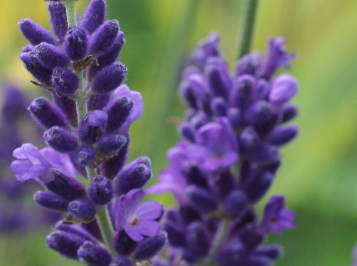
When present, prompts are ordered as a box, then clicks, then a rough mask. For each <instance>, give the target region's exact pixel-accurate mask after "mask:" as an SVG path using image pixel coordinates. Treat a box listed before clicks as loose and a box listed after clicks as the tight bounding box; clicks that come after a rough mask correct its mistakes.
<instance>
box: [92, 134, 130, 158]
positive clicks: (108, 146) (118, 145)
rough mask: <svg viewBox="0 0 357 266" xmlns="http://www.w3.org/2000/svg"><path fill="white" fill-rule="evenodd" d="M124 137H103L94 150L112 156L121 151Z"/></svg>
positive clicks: (124, 141)
mask: <svg viewBox="0 0 357 266" xmlns="http://www.w3.org/2000/svg"><path fill="white" fill-rule="evenodd" d="M126 141H127V139H126V137H125V136H123V135H119V134H109V135H106V136H103V137H102V138H101V139H100V140H99V142H98V143H97V144H96V145H95V149H96V150H97V151H98V152H100V153H101V154H114V153H117V152H118V151H119V150H121V149H122V148H123V147H124V146H125V144H126Z"/></svg>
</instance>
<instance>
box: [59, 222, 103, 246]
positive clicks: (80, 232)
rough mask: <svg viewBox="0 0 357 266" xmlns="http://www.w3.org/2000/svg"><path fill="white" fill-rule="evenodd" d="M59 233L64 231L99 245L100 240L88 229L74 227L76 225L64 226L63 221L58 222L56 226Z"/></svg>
mask: <svg viewBox="0 0 357 266" xmlns="http://www.w3.org/2000/svg"><path fill="white" fill-rule="evenodd" d="M55 228H56V230H57V231H62V232H65V233H68V234H71V235H75V236H77V237H79V238H81V239H83V242H84V241H91V242H93V243H97V242H98V240H97V239H96V238H95V237H94V236H93V235H91V234H90V233H89V232H88V231H87V230H86V229H84V228H82V227H80V226H77V225H74V224H64V223H63V222H62V221H58V222H57V223H56V226H55Z"/></svg>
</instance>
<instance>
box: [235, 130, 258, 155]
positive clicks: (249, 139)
mask: <svg viewBox="0 0 357 266" xmlns="http://www.w3.org/2000/svg"><path fill="white" fill-rule="evenodd" d="M238 141H239V148H240V151H241V152H242V153H251V152H254V151H256V150H257V149H258V148H259V146H260V144H261V141H260V137H259V134H258V133H257V132H256V131H255V130H254V128H252V127H246V128H245V129H244V130H243V131H242V132H241V133H240V135H239V137H238Z"/></svg>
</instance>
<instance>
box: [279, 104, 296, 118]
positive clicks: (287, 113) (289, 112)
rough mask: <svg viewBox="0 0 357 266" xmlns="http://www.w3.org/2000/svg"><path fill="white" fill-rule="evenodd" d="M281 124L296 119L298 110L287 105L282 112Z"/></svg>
mask: <svg viewBox="0 0 357 266" xmlns="http://www.w3.org/2000/svg"><path fill="white" fill-rule="evenodd" d="M281 113H282V118H281V123H285V122H288V121H290V120H291V119H293V118H295V117H296V116H297V115H298V109H297V108H296V107H295V106H294V105H290V104H285V105H283V108H282V110H281Z"/></svg>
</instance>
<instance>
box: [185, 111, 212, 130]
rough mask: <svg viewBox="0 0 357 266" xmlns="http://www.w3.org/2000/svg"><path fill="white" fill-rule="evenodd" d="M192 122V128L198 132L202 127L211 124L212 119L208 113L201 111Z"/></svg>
mask: <svg viewBox="0 0 357 266" xmlns="http://www.w3.org/2000/svg"><path fill="white" fill-rule="evenodd" d="M190 122H191V125H192V128H193V129H194V130H196V131H197V130H199V129H200V128H201V127H202V126H204V125H206V124H207V123H209V122H211V119H210V117H209V116H208V115H207V114H206V113H204V112H201V111H200V112H198V113H197V114H195V115H194V116H193V117H192V119H191V121H190Z"/></svg>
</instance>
